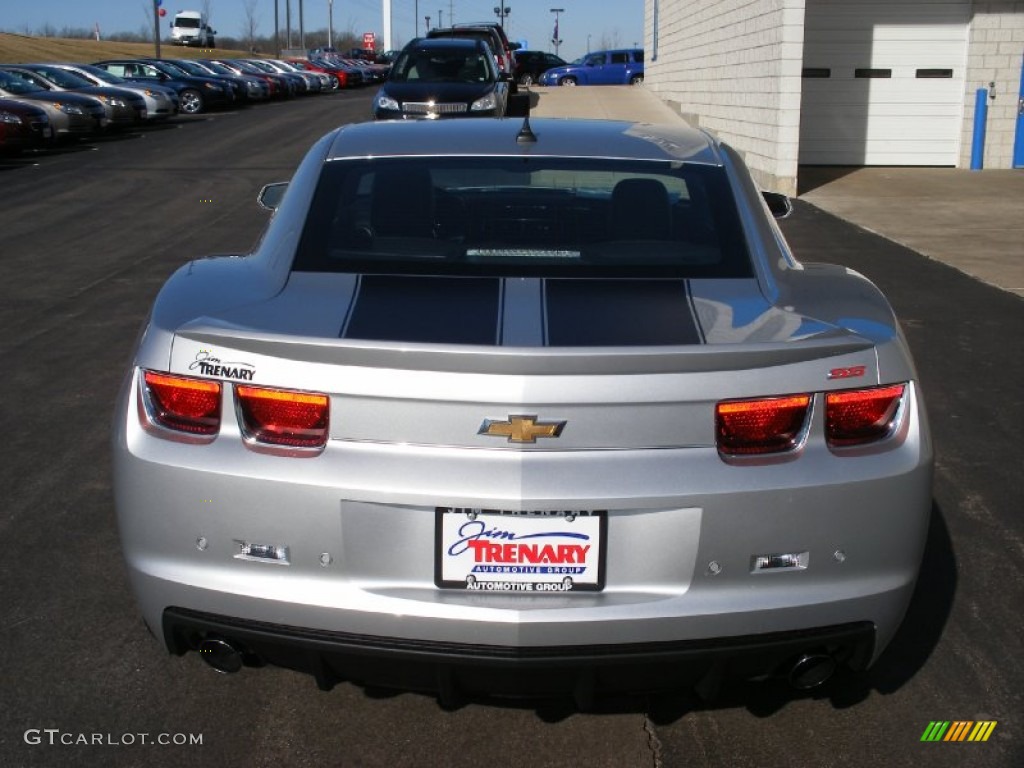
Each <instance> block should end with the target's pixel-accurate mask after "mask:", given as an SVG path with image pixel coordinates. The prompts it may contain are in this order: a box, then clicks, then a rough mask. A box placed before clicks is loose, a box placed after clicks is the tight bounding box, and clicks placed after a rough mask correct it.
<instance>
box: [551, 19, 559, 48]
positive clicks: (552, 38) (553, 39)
mask: <svg viewBox="0 0 1024 768" xmlns="http://www.w3.org/2000/svg"><path fill="white" fill-rule="evenodd" d="M551 42H553V43H557V42H558V17H557V16H555V31H554V34H552V35H551Z"/></svg>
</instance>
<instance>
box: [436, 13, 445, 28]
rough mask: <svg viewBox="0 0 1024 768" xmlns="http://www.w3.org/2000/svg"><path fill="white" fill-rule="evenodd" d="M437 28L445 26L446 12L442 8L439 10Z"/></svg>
mask: <svg viewBox="0 0 1024 768" xmlns="http://www.w3.org/2000/svg"><path fill="white" fill-rule="evenodd" d="M437 26H439V27H443V26H444V11H443V10H441V9H440V8H438V9H437Z"/></svg>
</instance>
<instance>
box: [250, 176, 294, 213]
mask: <svg viewBox="0 0 1024 768" xmlns="http://www.w3.org/2000/svg"><path fill="white" fill-rule="evenodd" d="M287 190H288V182H287V181H278V182H276V183H274V184H267V185H265V186H264V187H263V189H261V190H260V194H259V197H257V198H256V201H257V202H258V203H259V204H260V205H261V206H263V207H264V208H266V209H267V210H268V211H276V210H277V209H278V206H280V205H281V200H282V198H284V193H285V192H286V191H287Z"/></svg>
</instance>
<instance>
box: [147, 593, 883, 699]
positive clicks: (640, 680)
mask: <svg viewBox="0 0 1024 768" xmlns="http://www.w3.org/2000/svg"><path fill="white" fill-rule="evenodd" d="M162 631H163V637H164V640H165V643H166V645H167V647H168V649H169V650H170V651H171V652H172V653H175V654H178V655H183V654H185V653H188V652H189V651H198V650H199V649H200V646H201V644H202V642H203V640H207V639H211V638H216V639H223V640H226V641H228V642H229V643H231V644H232V645H233V646H234V647H235V648H237V650H238V652H239V653H240V654H241V657H242V659H243V660H244V661H245V662H246V663H247V664H249V665H259V664H263V663H269V664H274V665H276V666H281V667H286V668H289V669H294V670H298V671H301V672H305V673H307V674H310V675H312V676H313V677H314V678H315V679H316V682H317V684H318V686H319V687H320V688H322V689H324V690H328V689H330V688H331V687H332V686H333V685H334V684H335V683H338V682H345V681H349V682H353V683H355V684H357V685H371V686H378V687H387V688H400V689H402V690H417V691H424V692H430V693H437V694H441V695H449V696H450V695H451V694H453V693H456V694H468V695H498V696H501V695H508V696H511V695H542V696H543V695H572V694H576V695H579V694H580V692H582V691H586V692H604V693H613V692H615V693H639V692H651V691H660V690H671V689H679V688H688V687H692V686H700V685H703V686H705V687H706V686H707V685H708V683H709V682H710V683H712V684H717V683H718V682H720V681H725V680H749V679H759V678H765V677H769V676H779V677H783V676H786V675H787V674H789V673H790V671H791V670H792V669H793V667H794V664H795V663H796V662H797V661H799V660H800V659H803V658H806V657H808V656H816V655H823V656H827V657H829V658H830V659H832V660H834V661H835V662H836V663H839V664H844V665H846V666H848V667H850V668H853V669H863V668H864V667H865V666H866V665H867V664H868V662H869V660H870V659H871V656H872V654H873V650H874V642H875V630H874V626H873V625H872V624H871V623H870V622H855V623H849V624H843V625H836V626H830V627H820V628H816V629H812V630H802V631H790V632H774V633H763V634H756V635H744V636H735V637H726V638H719V639H715V640H702V641H675V642H648V643H644V642H638V643H631V644H623V645H588V644H581V645H572V646H542V647H530V648H523V647H519V646H484V645H475V644H473V643H471V642H468V641H467V642H444V643H442V642H426V641H411V640H408V639H404V638H394V637H378V636H368V635H356V634H350V633H344V632H326V631H318V630H311V629H305V628H299V627H289V626H284V625H279V624H273V623H267V622H256V621H247V620H243V619H237V618H229V617H225V616H216V615H213V614H206V613H201V612H198V611H191V610H186V609H182V608H176V607H171V608H168V609H167V610H165V611H164V613H163V624H162Z"/></svg>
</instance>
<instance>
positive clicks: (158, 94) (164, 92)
mask: <svg viewBox="0 0 1024 768" xmlns="http://www.w3.org/2000/svg"><path fill="white" fill-rule="evenodd" d="M47 66H51V67H59V68H61V69H66V70H67V71H69V72H73V73H75V74H76V75H78V76H79V77H83V78H85V79H86V80H88V81H89V82H90V83H92V84H93V85H109V86H113V87H116V88H124V89H126V90H129V91H133V92H135V93H137V94H139V95H140V96H142V98H143V99H145V101H146V119H147V120H150V121H164V120H167V119H168V118H171V117H174V116H175V115H176V114H178V94H177V93H175V91H174V90H173V89H171V88H165V87H164V86H162V85H156V84H155V83H154V84H153V85H143V84H140V83H136V82H132V81H131V80H125V79H124V78H123V77H118V76H117V75H115V74H113V73H111V72H107V70H105V69H100V68H99V67H94V66H92V65H91V64H78V63H69V62H50V63H48V64H47Z"/></svg>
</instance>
